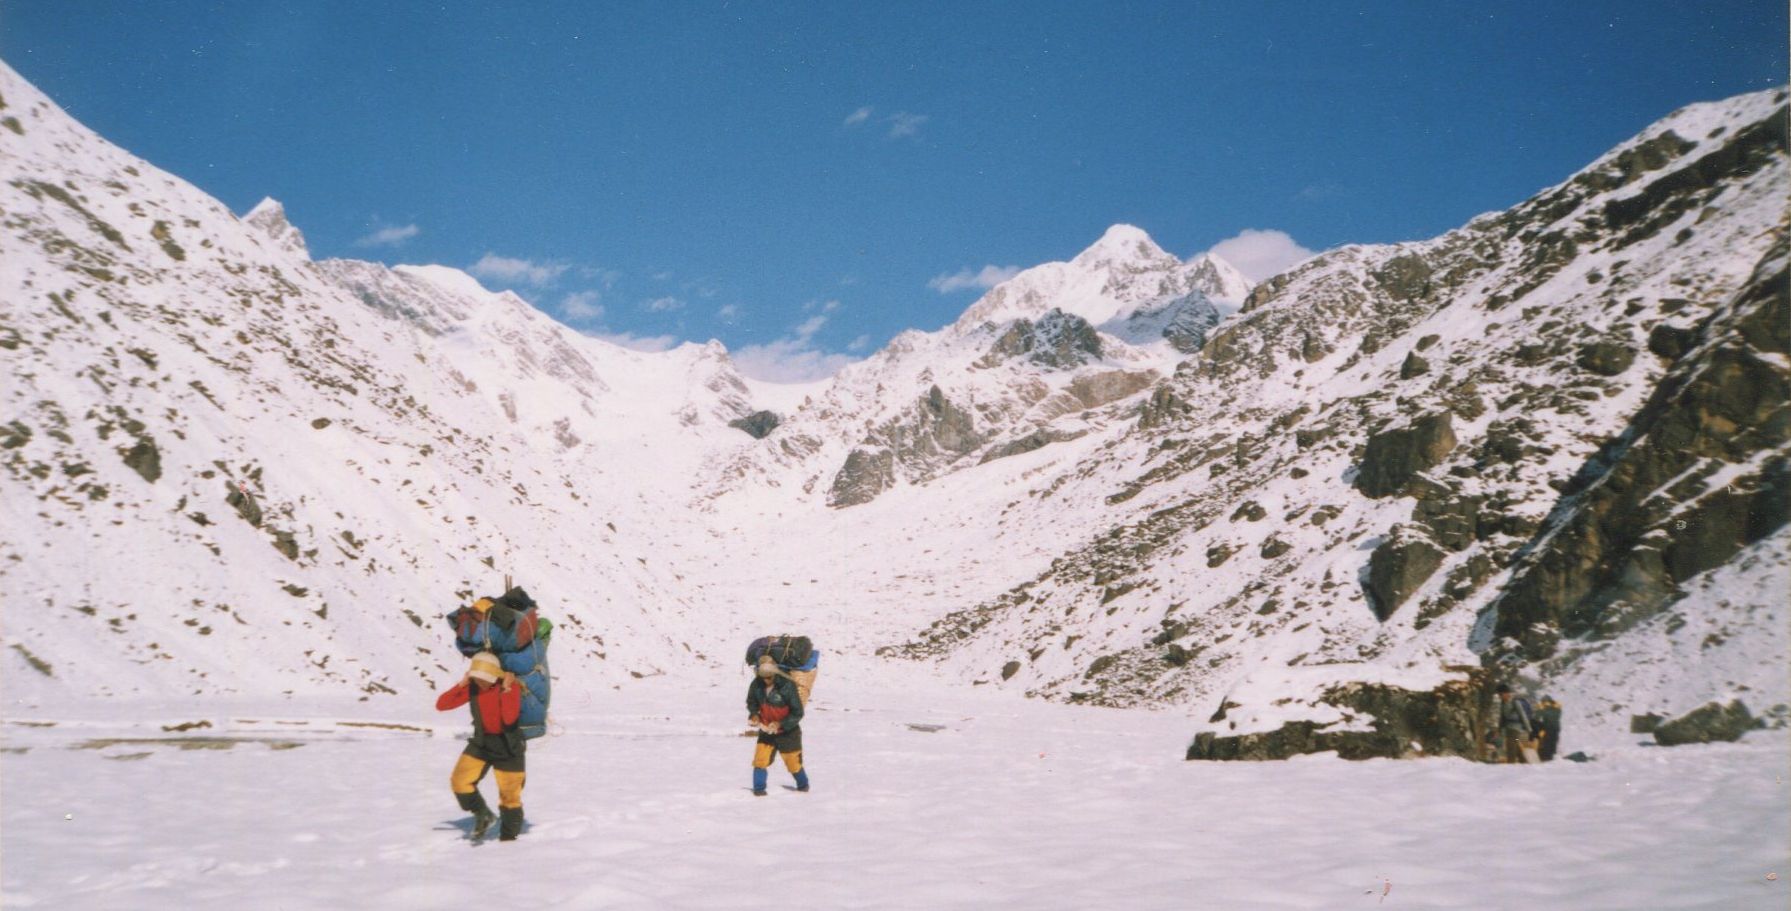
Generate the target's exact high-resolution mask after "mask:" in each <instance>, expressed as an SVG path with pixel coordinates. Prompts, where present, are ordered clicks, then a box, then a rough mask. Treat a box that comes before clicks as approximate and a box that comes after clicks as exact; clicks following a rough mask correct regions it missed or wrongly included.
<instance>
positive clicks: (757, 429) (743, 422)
mask: <svg viewBox="0 0 1791 911" xmlns="http://www.w3.org/2000/svg"><path fill="white" fill-rule="evenodd" d="M782 422H783V420H782V419H781V418H779V417H778V416H777V415H776V414H774V413H773V412H770V411H755V412H753V413H752V414H749V415H746V416H745V417H739V418H735V419H733V420H731V421H729V422H728V426H729V427H732V428H734V429H735V430H742V431H745V432H746V435H747V436H749V437H752V438H753V439H755V440H762V439H764V438H766V437H768V436H770V435H771V431H773V430H776V429H777V425H778V424H780V423H782Z"/></svg>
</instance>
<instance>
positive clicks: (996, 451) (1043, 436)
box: [982, 427, 1081, 463]
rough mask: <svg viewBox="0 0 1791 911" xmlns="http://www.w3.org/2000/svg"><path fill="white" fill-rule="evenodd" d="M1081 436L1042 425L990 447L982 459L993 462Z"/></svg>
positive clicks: (985, 461)
mask: <svg viewBox="0 0 1791 911" xmlns="http://www.w3.org/2000/svg"><path fill="white" fill-rule="evenodd" d="M1079 436H1081V434H1073V433H1058V432H1055V431H1052V430H1050V429H1048V428H1044V427H1041V428H1039V429H1037V430H1034V431H1033V432H1031V433H1029V434H1026V435H1025V436H1023V437H1020V438H1018V439H1014V440H1009V441H1008V442H1006V443H1003V444H1001V445H999V446H991V447H989V448H988V449H987V450H985V451H984V452H983V457H982V461H983V462H984V463H987V462H993V461H995V460H996V459H1005V458H1008V457H1009V456H1017V455H1020V454H1021V453H1026V452H1032V451H1033V450H1036V449H1043V448H1045V447H1046V446H1049V445H1051V444H1052V443H1061V442H1063V441H1064V440H1073V439H1075V438H1077V437H1079Z"/></svg>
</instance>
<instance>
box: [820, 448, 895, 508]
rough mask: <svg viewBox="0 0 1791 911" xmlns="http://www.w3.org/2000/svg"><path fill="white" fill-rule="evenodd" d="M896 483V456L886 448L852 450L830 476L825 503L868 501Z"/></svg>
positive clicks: (837, 504)
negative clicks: (836, 472) (831, 482)
mask: <svg viewBox="0 0 1791 911" xmlns="http://www.w3.org/2000/svg"><path fill="white" fill-rule="evenodd" d="M893 486H895V455H894V454H893V453H891V452H890V451H889V450H887V449H879V450H875V451H872V450H865V449H854V450H852V452H851V454H849V455H847V456H846V464H845V465H843V466H841V467H840V471H839V474H837V475H834V477H833V487H832V488H831V489H829V490H828V491H827V505H828V506H833V507H844V506H857V505H859V504H860V503H869V502H870V501H872V500H874V499H876V498H877V495H878V494H880V493H882V492H883V491H885V490H888V489H889V488H891V487H893Z"/></svg>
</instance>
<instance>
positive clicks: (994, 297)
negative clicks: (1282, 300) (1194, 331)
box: [954, 225, 1254, 335]
mask: <svg viewBox="0 0 1791 911" xmlns="http://www.w3.org/2000/svg"><path fill="white" fill-rule="evenodd" d="M1252 287H1254V285H1253V283H1252V282H1251V281H1250V280H1249V279H1247V278H1245V277H1244V275H1243V273H1241V272H1239V271H1238V270H1237V268H1236V267H1235V266H1233V265H1231V264H1230V263H1228V262H1226V261H1225V260H1223V259H1220V258H1219V257H1217V256H1214V255H1212V254H1210V253H1203V254H1200V255H1198V256H1195V257H1193V258H1192V259H1189V260H1187V261H1186V262H1184V261H1182V260H1180V259H1177V258H1176V257H1175V256H1174V255H1172V254H1170V253H1167V252H1165V251H1164V250H1163V248H1162V247H1160V246H1158V245H1157V243H1156V242H1155V241H1153V240H1151V237H1150V235H1149V234H1146V233H1145V232H1144V231H1143V230H1141V229H1139V228H1136V227H1133V226H1131V225H1114V226H1113V227H1111V228H1108V229H1107V232H1106V233H1105V234H1103V235H1101V238H1100V240H1097V241H1095V243H1094V244H1093V245H1092V246H1090V247H1089V248H1088V249H1086V250H1083V251H1082V252H1081V253H1079V254H1077V255H1076V257H1075V258H1074V259H1072V260H1070V261H1069V262H1067V263H1061V262H1057V263H1045V264H1044V265H1041V266H1036V267H1034V268H1031V269H1027V270H1026V271H1024V272H1021V273H1020V274H1019V275H1016V276H1014V277H1013V278H1011V279H1009V280H1008V281H1005V282H1003V283H1001V284H999V285H996V286H995V287H994V288H991V289H990V290H989V293H987V294H985V295H983V297H982V298H981V299H980V300H978V301H977V302H976V303H975V304H972V305H971V306H970V308H969V309H968V310H966V311H965V312H964V315H963V316H962V317H960V318H959V320H958V322H957V323H956V325H955V327H954V328H956V329H957V330H958V331H960V332H964V331H972V330H975V329H976V328H977V327H979V326H982V325H984V324H985V323H996V324H999V323H1003V322H1006V321H1009V320H1014V319H1036V318H1037V317H1039V316H1041V315H1043V314H1045V313H1047V312H1049V311H1051V310H1062V311H1063V312H1065V313H1069V314H1073V315H1075V316H1079V317H1082V318H1083V319H1085V320H1087V321H1088V322H1090V323H1091V324H1093V325H1095V326H1100V327H1103V328H1105V327H1107V326H1122V325H1123V324H1125V323H1126V322H1128V321H1129V320H1131V319H1132V318H1133V317H1135V316H1137V315H1139V314H1155V315H1156V316H1157V317H1158V318H1157V319H1154V320H1152V322H1153V323H1160V322H1162V321H1163V320H1162V318H1161V317H1162V316H1163V314H1164V313H1165V311H1166V310H1167V309H1168V308H1169V307H1170V305H1171V304H1172V303H1174V302H1176V301H1178V300H1185V299H1192V298H1196V297H1198V298H1204V300H1201V301H1199V305H1200V306H1201V307H1208V306H1212V305H1214V304H1217V305H1222V306H1224V307H1225V308H1226V309H1228V310H1235V309H1237V307H1238V306H1239V305H1241V304H1242V303H1243V300H1244V298H1245V297H1247V296H1248V295H1249V293H1250V290H1251V288H1252ZM1121 334H1125V335H1129V334H1131V333H1127V332H1125V331H1124V330H1123V329H1122V330H1121Z"/></svg>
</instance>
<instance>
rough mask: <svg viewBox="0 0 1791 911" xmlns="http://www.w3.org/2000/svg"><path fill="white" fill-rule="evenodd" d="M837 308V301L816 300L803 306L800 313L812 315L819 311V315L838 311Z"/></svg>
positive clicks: (838, 303)
mask: <svg viewBox="0 0 1791 911" xmlns="http://www.w3.org/2000/svg"><path fill="white" fill-rule="evenodd" d="M839 308H840V302H839V301H837V300H833V299H831V298H829V299H827V300H818V299H817V300H812V301H809V302H808V303H806V304H803V305H802V312H804V313H814V312H816V311H819V312H821V313H832V312H833V311H835V310H838V309H839Z"/></svg>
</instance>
